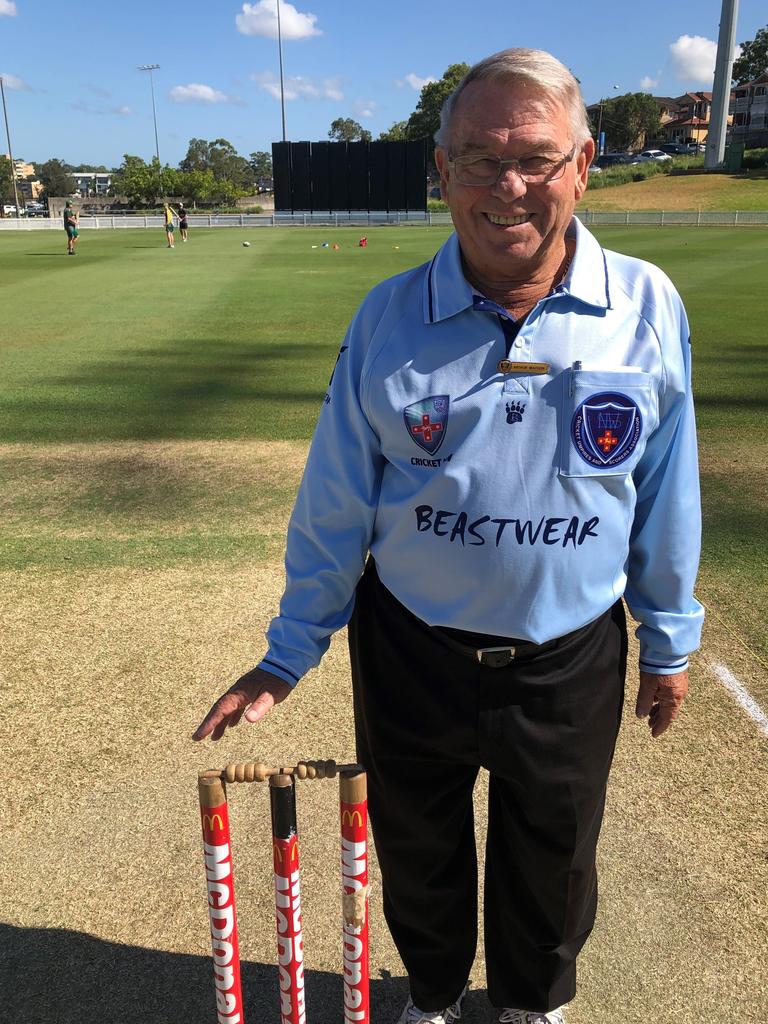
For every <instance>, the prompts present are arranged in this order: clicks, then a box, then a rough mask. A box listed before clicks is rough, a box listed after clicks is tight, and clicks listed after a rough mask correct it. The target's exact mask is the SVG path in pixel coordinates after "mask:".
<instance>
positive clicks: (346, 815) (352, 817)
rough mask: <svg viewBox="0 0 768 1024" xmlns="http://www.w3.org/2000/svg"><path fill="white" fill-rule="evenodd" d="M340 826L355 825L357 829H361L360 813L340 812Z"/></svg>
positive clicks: (361, 818)
mask: <svg viewBox="0 0 768 1024" xmlns="http://www.w3.org/2000/svg"><path fill="white" fill-rule="evenodd" d="M341 824H342V825H355V824H356V825H357V827H358V828H362V827H363V816H362V814H361V813H360V811H342V812H341Z"/></svg>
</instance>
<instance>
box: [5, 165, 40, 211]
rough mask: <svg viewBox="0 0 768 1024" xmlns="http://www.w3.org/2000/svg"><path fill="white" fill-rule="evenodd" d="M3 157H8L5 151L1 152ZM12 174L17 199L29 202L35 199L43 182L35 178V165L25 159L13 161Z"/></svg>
mask: <svg viewBox="0 0 768 1024" xmlns="http://www.w3.org/2000/svg"><path fill="white" fill-rule="evenodd" d="M3 155H4V156H5V159H6V160H8V159H10V158H9V156H8V154H7V153H4V154H3ZM13 170H14V176H15V178H16V190H17V192H18V193H19V201H21V200H22V199H23V200H24V201H25V202H31V201H32V200H33V199H37V198H38V197H39V196H40V193H41V192H42V191H43V183H42V182H41V181H37V180H36V179H35V174H36V173H37V172H36V171H35V165H34V164H28V163H27V162H26V160H14V161H13Z"/></svg>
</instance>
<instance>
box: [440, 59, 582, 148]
mask: <svg viewBox="0 0 768 1024" xmlns="http://www.w3.org/2000/svg"><path fill="white" fill-rule="evenodd" d="M477 81H494V82H502V83H514V82H520V83H522V84H524V85H527V86H529V87H530V88H531V89H533V90H535V91H536V92H538V93H540V94H541V95H542V98H543V99H544V100H545V101H546V100H550V101H552V100H554V101H555V102H559V103H561V104H562V105H563V107H564V108H565V109H566V111H567V112H568V115H569V122H570V128H571V132H572V135H573V141H574V142H575V143H576V145H577V146H583V145H584V143H585V142H586V141H587V139H589V138H591V136H592V132H591V131H590V127H589V119H588V117H587V109H586V107H585V106H584V99H583V97H582V95H581V89H580V88H579V83H578V82H577V81H576V79H575V78H574V76H573V74H572V72H570V71H569V70H568V68H567V67H566V66H565V65H564V64H561V63H560V61H559V60H558V59H557V58H556V57H553V56H552V54H551V53H547V52H546V51H545V50H527V49H523V48H522V47H518V48H516V49H511V50H501V51H500V52H499V53H494V54H493V55H492V56H490V57H486V58H485V60H481V61H480V62H479V63H478V64H475V65H474V67H471V68H470V69H469V71H468V72H467V73H466V75H464V77H463V78H462V80H461V81H460V82H459V84H458V85H457V86H456V88H455V89H454V91H453V92H452V93H451V95H450V96H449V97H448V98H447V99H446V100H445V102H444V103H443V106H442V109H441V111H440V127H439V128H438V130H437V131H436V132H435V144H436V145H438V146H440V147H441V148H442V149H448V148H449V143H450V134H451V120H452V118H453V114H454V111H455V108H456V103H457V101H458V99H459V97H460V96H461V94H462V92H463V91H464V90H465V89H466V87H467V86H468V85H469V84H470V83H471V82H477Z"/></svg>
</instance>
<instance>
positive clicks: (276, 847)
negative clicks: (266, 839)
mask: <svg viewBox="0 0 768 1024" xmlns="http://www.w3.org/2000/svg"><path fill="white" fill-rule="evenodd" d="M289 849H290V853H291V856H290V860H291V861H294V860H296V857H297V856H298V848H297V846H296V843H291V846H290V848H289ZM284 850H285V847H283V846H281V845H280V843H276V842H273V843H272V853H273V854H274V856H275V857H276V858H277V861H278V863H279V864H282V863H283V851H284Z"/></svg>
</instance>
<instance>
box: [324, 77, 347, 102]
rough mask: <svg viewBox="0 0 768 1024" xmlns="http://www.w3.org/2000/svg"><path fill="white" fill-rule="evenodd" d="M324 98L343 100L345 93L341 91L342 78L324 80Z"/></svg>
mask: <svg viewBox="0 0 768 1024" xmlns="http://www.w3.org/2000/svg"><path fill="white" fill-rule="evenodd" d="M323 90H324V93H323V95H324V97H325V99H328V100H343V99H344V93H343V92H342V91H341V78H324V79H323Z"/></svg>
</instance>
